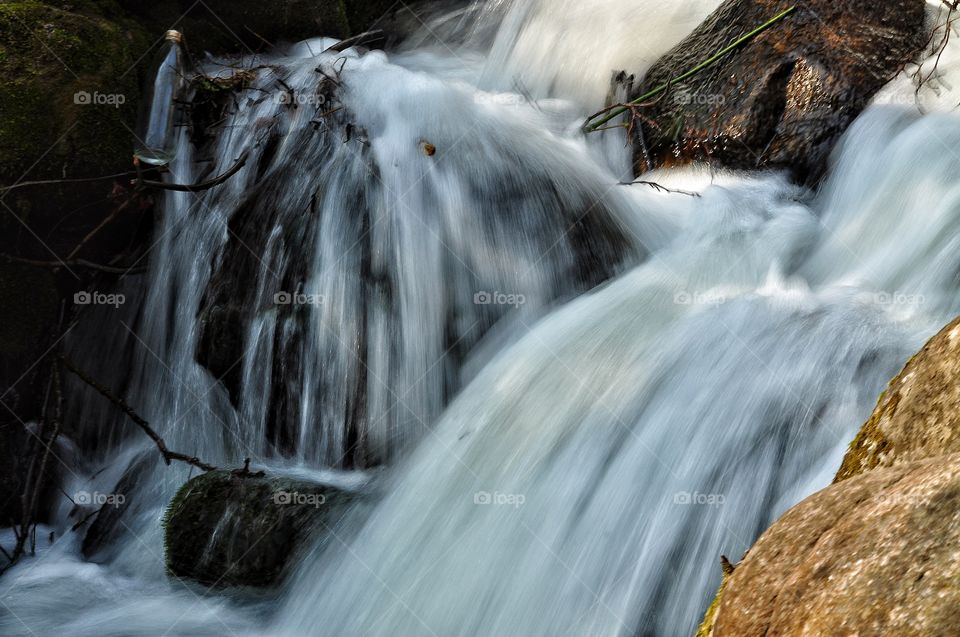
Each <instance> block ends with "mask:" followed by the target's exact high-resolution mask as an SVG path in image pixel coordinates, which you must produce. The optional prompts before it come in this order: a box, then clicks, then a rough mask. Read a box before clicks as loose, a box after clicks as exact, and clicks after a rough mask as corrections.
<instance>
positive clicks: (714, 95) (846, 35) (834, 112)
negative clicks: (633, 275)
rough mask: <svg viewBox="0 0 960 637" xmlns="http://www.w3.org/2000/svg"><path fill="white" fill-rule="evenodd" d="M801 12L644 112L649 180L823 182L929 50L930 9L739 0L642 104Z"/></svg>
mask: <svg viewBox="0 0 960 637" xmlns="http://www.w3.org/2000/svg"><path fill="white" fill-rule="evenodd" d="M794 4H796V5H797V9H796V10H795V11H794V12H793V13H792V14H790V15H789V16H788V17H786V18H785V19H784V20H782V21H781V22H779V23H777V24H776V25H775V26H773V27H772V28H770V29H768V30H766V31H764V32H763V33H761V34H760V35H759V36H757V37H755V38H753V39H752V40H750V41H749V42H747V43H746V44H744V45H743V46H741V47H740V48H738V49H737V50H736V51H734V52H733V53H731V54H729V55H727V56H726V57H724V58H723V59H721V60H720V61H719V62H718V63H716V64H714V65H713V66H711V67H709V68H707V69H706V70H704V71H701V72H700V73H698V74H696V75H694V76H693V77H692V78H690V79H688V80H686V81H684V82H681V83H677V84H675V85H673V86H672V88H671V89H670V91H669V92H668V93H667V94H666V95H663V96H662V97H661V98H660V99H658V100H657V101H656V103H655V104H653V105H651V106H649V107H647V108H644V109H642V110H641V114H642V116H643V117H642V125H641V126H639V127H638V128H640V129H642V133H643V140H640V139H639V138H638V140H637V143H636V144H635V149H636V152H635V162H636V172H637V173H638V174H639V173H641V172H643V171H644V170H646V169H649V168H652V167H660V166H670V165H677V164H685V163H689V162H691V161H709V162H711V163H714V164H717V165H720V166H726V167H731V168H738V169H751V168H788V169H791V170H792V171H793V172H794V174H795V176H796V177H797V178H798V179H800V180H805V181H808V182H812V181H815V180H816V179H817V178H818V177H819V176H820V175H821V174H822V172H823V169H824V165H825V162H826V159H827V156H828V155H829V153H830V149H831V148H832V146H833V144H834V142H835V141H836V140H837V138H838V137H839V135H840V134H841V133H843V131H844V130H845V129H846V128H847V126H849V125H850V123H851V122H852V121H853V120H854V118H856V116H857V114H858V113H860V111H861V110H863V108H864V107H865V106H866V105H867V103H868V101H869V100H870V98H871V97H872V96H873V94H874V93H876V91H877V90H878V89H880V88H881V87H882V86H883V85H884V84H885V83H886V82H887V81H888V80H889V79H891V78H892V77H893V76H894V75H895V74H896V73H897V72H898V71H899V69H901V68H902V66H903V65H904V64H905V63H906V62H908V61H910V60H911V59H912V58H913V56H914V54H915V53H916V51H917V50H918V49H919V48H920V47H921V46H922V43H923V42H922V40H923V35H922V30H923V23H924V6H925V4H924V1H923V0H885V1H884V2H877V1H876V0H804V1H803V2H795V0H727V1H726V2H724V3H723V4H722V5H721V6H720V8H719V9H717V11H716V12H714V13H713V14H712V15H711V16H710V17H709V18H707V20H705V21H704V22H703V23H702V24H701V25H700V26H699V27H698V28H697V29H696V30H695V31H694V32H693V33H692V34H690V35H689V36H688V37H687V38H686V39H685V40H684V41H683V42H681V43H680V44H678V45H677V46H676V47H675V48H674V49H673V50H671V51H670V52H669V53H667V54H666V55H665V56H664V57H662V58H661V59H660V60H659V61H658V62H657V63H656V64H655V65H654V66H653V67H652V68H651V69H650V71H649V72H648V74H647V76H646V77H645V78H643V81H642V83H641V85H640V86H639V87H638V90H637V92H636V93H635V94H634V97H636V96H638V95H642V94H643V93H645V92H646V91H647V90H649V89H651V88H653V87H656V86H658V85H660V84H663V83H666V82H668V81H670V80H671V79H672V78H674V77H676V76H678V75H680V74H682V73H684V72H686V71H688V70H690V69H692V68H694V67H695V66H697V65H698V64H700V63H701V62H703V61H705V60H707V59H709V58H710V57H711V56H713V55H714V54H715V53H717V52H718V51H720V50H721V49H723V48H724V47H725V46H726V45H727V44H729V43H731V42H733V41H734V40H736V39H738V38H739V37H741V36H742V35H744V34H746V33H748V32H750V31H752V30H753V29H755V28H757V27H759V26H760V25H762V24H764V23H766V22H767V21H768V20H770V19H771V18H773V17H774V16H776V15H778V14H779V13H780V12H782V11H784V10H785V9H787V8H789V7H790V6H792V5H794ZM644 143H645V145H646V148H647V152H644V150H643V147H644ZM648 157H649V161H648ZM650 163H652V164H653V165H652V166H651V165H650Z"/></svg>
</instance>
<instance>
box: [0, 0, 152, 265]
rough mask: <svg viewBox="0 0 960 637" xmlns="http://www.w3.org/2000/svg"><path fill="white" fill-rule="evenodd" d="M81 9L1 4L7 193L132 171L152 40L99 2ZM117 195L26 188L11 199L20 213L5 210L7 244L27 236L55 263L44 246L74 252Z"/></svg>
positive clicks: (0, 93) (106, 186) (88, 187)
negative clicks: (142, 72) (107, 14)
mask: <svg viewBox="0 0 960 637" xmlns="http://www.w3.org/2000/svg"><path fill="white" fill-rule="evenodd" d="M59 4H63V5H64V6H68V4H67V3H59ZM73 4H76V5H78V6H77V7H76V9H77V10H78V11H80V10H81V9H82V11H83V12H78V13H74V12H73V11H71V10H66V9H64V8H57V7H54V6H52V5H50V4H47V3H42V2H3V3H0V73H2V75H3V78H4V81H3V82H2V83H0V115H2V116H0V184H4V185H11V184H15V183H18V182H21V181H24V180H26V181H36V180H48V179H75V178H86V177H99V176H103V175H108V174H114V173H118V172H123V171H126V170H129V169H130V167H131V157H132V141H131V140H132V133H131V130H132V126H133V124H134V122H135V119H136V107H137V100H138V97H139V86H140V77H139V75H138V62H140V60H141V57H142V56H143V54H145V53H146V52H147V51H148V49H149V47H150V41H149V40H148V38H147V37H146V34H145V33H144V32H143V31H142V30H141V29H140V28H139V27H138V26H137V25H136V24H135V23H133V22H130V21H125V20H118V21H112V20H108V19H105V18H103V17H99V16H98V15H97V14H96V13H95V11H96V10H97V9H98V8H99V6H98V5H99V4H100V3H73ZM70 6H72V5H70ZM111 188H112V184H111V183H110V181H106V182H90V183H72V184H62V185H53V186H51V185H44V186H35V187H24V188H18V189H16V190H13V191H10V192H8V193H6V196H5V197H4V203H5V204H7V205H8V206H10V208H12V209H13V212H12V213H11V212H10V211H8V210H7V209H6V208H3V209H2V216H0V219H2V227H0V229H2V231H3V234H4V235H5V237H4V238H5V240H10V241H13V240H15V238H16V237H21V240H20V241H19V242H18V244H17V246H16V247H17V248H18V249H19V250H20V251H21V252H22V251H23V250H24V249H26V250H27V251H28V252H35V253H37V254H38V255H39V254H42V255H43V257H42V258H45V259H50V258H51V256H50V254H49V252H47V251H46V249H45V248H42V246H41V244H40V241H42V242H43V243H46V244H47V245H49V246H50V247H51V248H52V249H53V250H54V251H55V252H58V251H60V250H61V249H63V250H65V251H67V250H68V249H69V248H70V247H72V246H73V245H75V244H76V241H77V237H76V234H79V236H81V237H82V236H83V233H85V232H86V230H89V228H83V229H78V230H77V231H76V232H74V233H71V232H70V230H71V228H72V225H79V226H84V225H85V219H84V214H93V215H95V216H96V217H97V218H100V217H102V215H103V211H104V209H106V208H107V207H108V205H109V203H108V196H109V195H110V192H111ZM28 228H29V229H28ZM54 230H56V232H54ZM4 243H6V241H5V242H4ZM61 244H62V245H61ZM4 248H5V249H9V246H7V245H5V246H4Z"/></svg>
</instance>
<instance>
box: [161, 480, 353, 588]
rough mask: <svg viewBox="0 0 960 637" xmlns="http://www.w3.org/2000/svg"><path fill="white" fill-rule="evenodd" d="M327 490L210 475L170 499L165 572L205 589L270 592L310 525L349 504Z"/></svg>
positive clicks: (331, 519) (346, 497) (331, 518)
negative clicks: (266, 588)
mask: <svg viewBox="0 0 960 637" xmlns="http://www.w3.org/2000/svg"><path fill="white" fill-rule="evenodd" d="M354 497H355V496H354V495H353V494H349V493H346V492H343V491H340V490H338V489H336V488H334V487H330V486H325V485H319V484H315V483H310V482H303V481H298V480H292V479H287V478H275V477H274V478H270V477H240V476H238V475H236V474H235V473H233V472H231V471H212V472H210V473H206V474H203V475H201V476H197V477H195V478H193V479H192V480H190V481H189V482H187V483H186V484H185V485H183V487H181V488H180V490H179V491H178V492H177V494H176V496H174V498H173V500H172V501H171V502H170V506H169V507H168V508H167V511H166V515H165V516H164V521H163V526H164V535H165V545H166V557H167V568H168V570H169V571H170V572H171V573H172V574H174V575H177V576H180V577H189V578H191V579H194V580H197V581H199V582H202V583H204V584H207V585H211V586H258V587H263V586H270V585H273V584H275V583H276V582H277V581H278V580H279V578H280V577H281V575H282V574H283V572H284V570H285V568H286V566H287V564H288V561H289V558H290V556H291V555H292V554H293V553H294V552H295V551H296V549H297V547H298V546H299V545H300V543H301V542H302V541H303V540H304V539H306V538H307V537H308V536H309V535H310V533H309V531H310V530H311V529H313V528H315V527H316V526H318V525H319V526H323V525H328V526H334V525H335V524H336V521H337V520H338V519H339V518H340V517H341V516H342V515H343V513H344V512H345V511H346V509H347V508H348V506H349V504H350V503H351V502H352V500H353V499H354Z"/></svg>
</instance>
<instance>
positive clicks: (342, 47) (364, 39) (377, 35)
mask: <svg viewBox="0 0 960 637" xmlns="http://www.w3.org/2000/svg"><path fill="white" fill-rule="evenodd" d="M383 38H384V34H383V31H382V30H381V29H374V30H373V31H364V32H363V33H360V34H358V35H355V36H353V37H351V38H347V39H346V40H340V41H339V42H337V43H336V44H333V45H331V46H328V47H327V48H325V49H324V50H323V52H324V53H327V52H328V51H336V52H337V53H343V52H344V51H346V50H347V49H349V48H350V47H352V46H358V45H367V44H369V43H371V42H375V41H377V40H382V39H383Z"/></svg>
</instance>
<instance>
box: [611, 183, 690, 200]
mask: <svg viewBox="0 0 960 637" xmlns="http://www.w3.org/2000/svg"><path fill="white" fill-rule="evenodd" d="M636 184H642V185H644V186H650V187H651V188H653V189H654V190H657V191H659V192H669V193H672V194H676V195H687V196H688V197H700V196H701V195H700V193H699V192H690V191H689V190H675V189H673V188H667V187H666V186H662V185H660V184H658V183H657V182H655V181H643V180H638V181H628V182H624V183H621V184H618V185H620V186H633V185H636Z"/></svg>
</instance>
